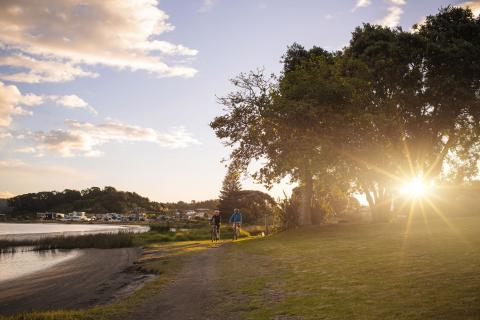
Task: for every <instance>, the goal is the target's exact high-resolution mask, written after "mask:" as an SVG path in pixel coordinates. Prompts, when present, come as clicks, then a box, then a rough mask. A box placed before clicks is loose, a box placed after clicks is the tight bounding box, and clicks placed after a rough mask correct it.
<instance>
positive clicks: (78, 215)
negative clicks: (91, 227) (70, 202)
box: [64, 211, 90, 221]
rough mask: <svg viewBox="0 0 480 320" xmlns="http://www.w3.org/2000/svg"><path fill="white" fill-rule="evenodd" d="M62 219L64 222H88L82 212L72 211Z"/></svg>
mask: <svg viewBox="0 0 480 320" xmlns="http://www.w3.org/2000/svg"><path fill="white" fill-rule="evenodd" d="M64 219H65V220H66V221H90V219H89V218H88V217H87V216H86V215H85V212H84V211H73V212H70V213H68V214H67V215H66V216H65V217H64Z"/></svg>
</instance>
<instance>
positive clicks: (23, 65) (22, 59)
mask: <svg viewBox="0 0 480 320" xmlns="http://www.w3.org/2000/svg"><path fill="white" fill-rule="evenodd" d="M0 66H8V67H11V68H15V69H16V70H17V69H20V71H16V72H15V71H14V72H11V73H0V79H3V80H7V81H12V82H23V83H41V82H64V81H70V80H73V79H75V78H79V77H90V78H96V77H98V73H94V72H89V71H85V70H83V69H82V68H80V67H78V66H74V65H73V64H72V63H69V62H62V61H55V60H54V59H51V60H38V59H35V58H32V57H28V56H26V55H23V54H16V55H12V56H3V57H0Z"/></svg>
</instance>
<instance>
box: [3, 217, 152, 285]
mask: <svg viewBox="0 0 480 320" xmlns="http://www.w3.org/2000/svg"><path fill="white" fill-rule="evenodd" d="M148 230H149V227H148V226H139V225H104V224H63V223H0V240H4V239H7V240H16V239H39V238H48V237H54V236H59V235H64V236H75V235H84V234H92V233H93V234H95V233H116V232H119V231H129V232H146V231H148ZM80 254H82V250H52V251H41V252H35V251H30V250H29V248H27V247H19V248H17V250H16V251H15V252H14V253H4V254H1V253H0V290H1V282H2V281H5V280H11V279H14V278H18V277H21V276H24V275H28V274H31V273H34V272H37V271H40V270H44V269H46V268H50V267H52V266H54V265H56V264H58V263H62V262H65V261H68V260H71V259H74V258H75V257H77V256H79V255H80Z"/></svg>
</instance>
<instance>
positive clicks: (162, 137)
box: [26, 120, 198, 157]
mask: <svg viewBox="0 0 480 320" xmlns="http://www.w3.org/2000/svg"><path fill="white" fill-rule="evenodd" d="M66 125H67V129H65V130H63V129H57V130H51V131H48V132H43V131H39V132H35V133H31V134H29V135H30V138H32V139H33V140H34V143H35V145H34V146H33V147H31V149H26V150H28V151H29V152H31V151H33V152H35V153H37V155H39V156H43V155H45V154H47V153H54V154H59V155H61V156H63V157H72V156H77V155H80V156H99V155H101V154H102V152H101V151H100V150H99V147H100V146H102V145H104V144H106V143H109V142H150V143H154V144H157V145H159V146H161V147H167V148H184V147H187V146H189V145H191V144H198V141H197V140H196V139H194V138H193V137H192V136H191V134H190V133H188V132H187V131H186V130H185V129H184V128H182V127H180V128H175V129H173V130H171V131H170V132H165V133H163V132H159V131H157V130H155V129H152V128H144V127H140V126H135V125H129V124H124V123H120V122H114V121H107V122H105V123H102V124H92V123H87V122H79V121H74V120H67V121H66Z"/></svg>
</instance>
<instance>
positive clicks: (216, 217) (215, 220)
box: [210, 210, 220, 232]
mask: <svg viewBox="0 0 480 320" xmlns="http://www.w3.org/2000/svg"><path fill="white" fill-rule="evenodd" d="M210 224H212V225H214V226H215V227H216V228H217V232H220V211H219V210H215V213H214V215H213V216H212V218H211V219H210Z"/></svg>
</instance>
